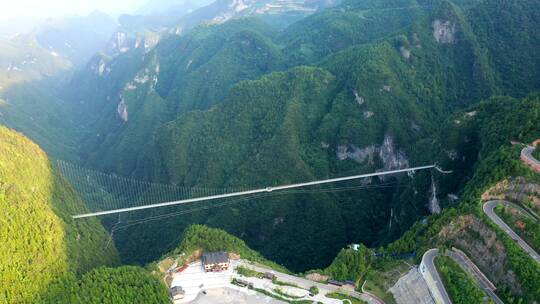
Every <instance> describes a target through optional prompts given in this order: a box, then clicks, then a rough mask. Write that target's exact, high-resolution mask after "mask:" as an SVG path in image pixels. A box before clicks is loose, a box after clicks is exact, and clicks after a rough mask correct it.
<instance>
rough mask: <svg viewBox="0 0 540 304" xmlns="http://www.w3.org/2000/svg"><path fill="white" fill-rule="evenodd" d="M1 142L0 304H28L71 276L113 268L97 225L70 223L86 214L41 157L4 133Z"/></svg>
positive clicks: (113, 255)
mask: <svg viewBox="0 0 540 304" xmlns="http://www.w3.org/2000/svg"><path fill="white" fill-rule="evenodd" d="M0 142H1V143H2V144H1V145H0V210H1V213H2V218H1V221H2V225H0V235H1V236H2V242H1V244H0V247H1V248H0V249H1V250H0V272H1V277H2V284H1V285H0V301H2V302H4V301H7V303H28V302H31V301H34V300H35V299H36V298H39V297H40V296H41V295H43V294H44V293H45V292H46V291H47V288H48V286H50V285H53V284H54V283H55V282H57V281H59V280H62V279H64V278H66V277H69V276H70V275H73V274H82V273H85V272H87V271H89V270H90V269H92V268H94V267H97V266H100V265H116V264H117V263H118V255H117V252H116V248H115V246H114V244H109V246H107V241H108V239H109V235H108V233H107V232H106V231H105V230H104V229H103V227H102V226H101V224H100V222H99V221H98V220H91V221H87V222H77V221H75V220H73V219H72V218H71V215H72V214H73V213H74V212H81V211H84V210H87V209H86V207H85V206H84V203H83V202H82V201H81V199H80V198H79V197H78V195H77V194H76V193H75V192H74V191H73V189H72V188H71V186H70V185H69V183H68V182H67V181H66V180H64V178H63V177H61V176H60V175H59V174H58V172H57V171H56V169H55V168H54V167H53V165H52V164H51V163H50V161H49V159H48V158H47V156H46V155H45V153H44V152H43V151H42V150H41V149H40V148H39V147H38V146H36V145H35V144H34V143H32V142H30V141H29V140H28V139H27V138H25V137H24V136H22V135H21V134H19V133H16V132H14V131H11V130H9V129H6V128H5V127H0Z"/></svg>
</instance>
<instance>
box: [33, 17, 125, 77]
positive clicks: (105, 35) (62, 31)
mask: <svg viewBox="0 0 540 304" xmlns="http://www.w3.org/2000/svg"><path fill="white" fill-rule="evenodd" d="M117 27H118V24H117V22H116V21H115V20H114V19H113V18H112V17H111V16H109V15H107V14H105V13H102V12H99V11H95V12H93V13H91V14H89V15H88V16H74V17H66V18H58V19H50V20H46V21H45V23H44V24H41V25H40V26H39V27H38V29H36V32H35V36H36V39H37V41H38V42H39V44H40V45H41V46H42V47H43V48H45V49H47V50H49V51H50V52H53V53H55V54H58V55H59V56H63V57H65V58H67V59H69V61H70V62H71V63H72V64H73V65H74V66H77V67H79V66H84V65H85V64H86V62H87V61H88V60H89V59H90V58H91V57H92V56H93V55H94V54H95V53H96V52H98V51H102V50H103V48H104V47H105V44H106V43H107V41H108V40H109V38H110V37H111V35H112V34H113V32H114V31H115V30H116V28H117ZM81 37H84V39H81Z"/></svg>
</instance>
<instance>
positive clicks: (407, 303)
mask: <svg viewBox="0 0 540 304" xmlns="http://www.w3.org/2000/svg"><path fill="white" fill-rule="evenodd" d="M390 292H391V293H392V294H393V295H394V299H396V303H397V304H411V303H415V304H435V301H434V300H433V297H432V296H431V293H430V291H429V288H428V286H427V284H426V281H425V280H424V278H423V277H422V274H420V270H419V269H418V267H413V268H412V269H411V270H409V272H407V274H405V275H404V276H402V277H401V278H399V280H398V281H397V282H396V284H394V286H392V287H390Z"/></svg>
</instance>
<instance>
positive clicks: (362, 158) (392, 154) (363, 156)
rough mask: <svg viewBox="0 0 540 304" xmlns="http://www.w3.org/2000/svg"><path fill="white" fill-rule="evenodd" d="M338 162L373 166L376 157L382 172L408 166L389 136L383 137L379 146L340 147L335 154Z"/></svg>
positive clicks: (402, 154) (407, 162)
mask: <svg viewBox="0 0 540 304" xmlns="http://www.w3.org/2000/svg"><path fill="white" fill-rule="evenodd" d="M336 155H337V158H338V159H339V160H346V159H352V160H354V161H356V162H358V163H363V162H366V161H367V162H368V164H373V160H374V157H375V156H378V157H379V158H380V159H381V161H382V163H383V165H384V168H383V169H382V170H384V171H388V170H395V169H400V168H406V167H408V166H409V161H408V160H407V157H406V156H405V153H404V152H403V151H401V150H398V149H397V148H396V145H395V143H394V138H393V137H392V136H390V135H386V136H385V137H384V141H383V143H382V144H381V145H370V146H367V147H364V148H359V147H357V146H355V145H340V146H338V147H337V152H336Z"/></svg>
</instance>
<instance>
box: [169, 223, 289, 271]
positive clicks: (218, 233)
mask: <svg viewBox="0 0 540 304" xmlns="http://www.w3.org/2000/svg"><path fill="white" fill-rule="evenodd" d="M180 239H181V240H182V241H181V243H180V245H179V246H178V247H176V248H175V249H174V250H173V251H172V252H171V254H173V255H175V254H184V256H186V257H189V256H191V255H192V254H193V253H194V252H196V251H202V252H205V251H228V252H231V253H235V254H238V255H240V258H241V259H245V260H249V261H252V262H257V263H260V264H263V265H267V266H270V267H272V268H273V269H276V270H281V271H285V272H288V271H287V270H286V269H285V268H283V266H280V265H277V264H276V263H274V262H271V261H269V260H267V259H265V258H264V257H263V256H262V255H261V254H260V253H258V252H256V251H255V250H253V249H251V248H249V247H248V246H247V245H246V243H245V242H244V241H242V240H241V239H239V238H237V237H235V236H232V235H230V234H228V233H227V232H225V231H223V230H221V229H215V228H210V227H207V226H204V225H192V226H189V227H188V228H186V230H185V231H184V233H183V234H182V236H181V237H180Z"/></svg>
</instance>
